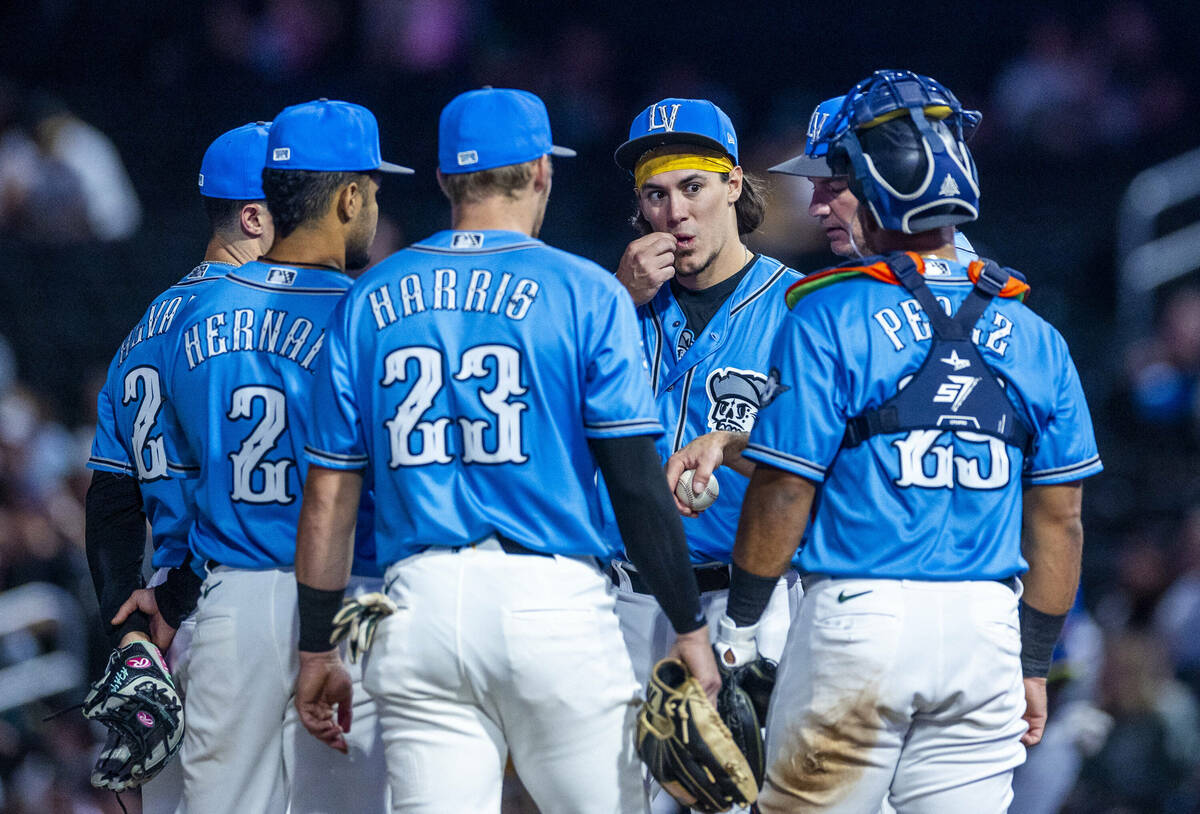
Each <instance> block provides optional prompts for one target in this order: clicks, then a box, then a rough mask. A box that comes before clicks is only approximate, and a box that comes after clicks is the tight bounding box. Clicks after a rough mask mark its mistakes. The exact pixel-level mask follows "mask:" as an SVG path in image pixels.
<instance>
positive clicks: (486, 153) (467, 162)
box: [438, 88, 575, 175]
mask: <svg viewBox="0 0 1200 814" xmlns="http://www.w3.org/2000/svg"><path fill="white" fill-rule="evenodd" d="M546 154H549V155H558V156H564V157H570V156H573V155H575V151H574V150H571V149H568V148H566V147H558V146H555V145H554V144H553V143H551V139H550V115H549V114H548V113H547V112H546V105H545V103H544V102H542V100H541V99H540V98H538V97H537V96H536V95H534V94H532V93H530V92H529V91H527V90H513V89H511V88H480V89H479V90H469V91H467V92H466V93H460V94H459V95H458V96H455V97H454V98H453V99H451V100H450V104H448V105H446V106H445V107H444V108H442V116H441V119H440V120H439V122H438V169H440V170H441V171H442V174H443V175H455V174H459V173H465V172H480V171H482V170H490V169H494V168H495V167H506V166H508V165H510V164H524V163H525V162H526V161H532V160H534V159H535V158H541V157H542V156H544V155H546Z"/></svg>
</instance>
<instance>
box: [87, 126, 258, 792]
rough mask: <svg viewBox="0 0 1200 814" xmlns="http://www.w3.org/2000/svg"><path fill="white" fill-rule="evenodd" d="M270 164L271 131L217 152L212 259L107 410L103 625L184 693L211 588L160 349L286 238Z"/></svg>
mask: <svg viewBox="0 0 1200 814" xmlns="http://www.w3.org/2000/svg"><path fill="white" fill-rule="evenodd" d="M266 155H267V125H266V124H265V123H264V122H258V123H257V124H247V125H243V126H242V127H238V128H236V129H234V130H230V131H229V132H227V133H224V134H222V135H221V136H219V137H218V138H217V139H216V140H214V141H213V143H212V144H211V145H209V147H208V149H207V150H206V151H205V153H204V159H203V161H202V162H201V165H200V194H201V195H202V196H203V198H204V207H205V211H206V212H207V214H208V220H209V225H210V227H211V236H210V238H209V241H208V246H207V248H206V250H205V253H204V260H203V262H202V263H200V265H198V266H196V268H194V269H192V270H191V272H189V273H188V274H187V276H185V277H184V278H183V279H182V280H180V281H179V282H178V283H176V284H175V285H173V286H171V287H170V288H168V289H167V290H166V291H164V292H163V293H162V294H160V295H159V296H158V297H156V298H155V299H154V300H153V301H152V302H151V303H150V307H149V308H148V309H147V310H146V313H145V315H144V316H143V317H142V319H141V320H140V321H139V322H138V324H137V325H136V326H135V327H134V329H133V330H132V331H130V332H129V335H128V336H127V337H126V338H125V341H124V342H122V343H121V347H120V349H119V350H118V351H117V353H116V355H115V356H114V357H113V360H112V363H111V364H110V365H109V368H108V376H107V378H106V379H105V382H104V386H103V387H102V388H101V390H100V394H99V397H98V399H97V405H96V414H97V423H96V436H95V440H94V441H93V442H92V452H91V457H90V458H89V459H88V467H89V468H90V469H92V470H93V473H92V482H91V485H90V487H89V488H88V495H87V502H86V523H87V526H86V533H85V545H86V548H87V556H88V564H89V566H90V568H91V572H92V581H93V583H94V585H95V588H96V596H97V597H98V598H99V601H100V615H101V618H102V619H106V620H111V622H110V624H109V626H108V632H109V634H110V637H111V638H112V639H113V643H114V645H116V646H117V647H123V646H125V645H127V644H129V643H130V642H132V641H137V640H139V639H140V640H143V641H146V640H150V641H153V643H154V644H155V645H156V646H158V647H159V648H161V649H162V650H163V651H164V652H166V654H167V663H168V664H169V665H170V667H171V671H172V674H173V677H174V679H175V682H176V686H177V687H179V688H180V690H181V692H182V691H183V690H184V689H185V688H186V683H187V669H186V667H187V664H186V655H187V643H188V641H189V640H190V638H191V636H190V634H191V629H192V627H193V626H194V623H193V621H192V620H191V617H190V615H189V614H190V612H191V610H192V609H193V608H194V606H195V603H196V599H197V598H198V595H199V590H200V577H199V576H197V574H196V572H195V571H194V570H193V568H192V567H191V566H192V565H193V561H192V560H191V558H190V557H189V555H188V547H187V534H188V529H189V528H190V526H191V524H192V522H193V519H194V512H193V503H192V500H191V498H190V494H189V493H188V490H186V488H185V484H184V482H183V481H180V480H177V479H175V480H172V479H169V478H168V477H167V472H166V459H165V457H164V454H163V447H162V444H163V442H162V440H161V432H159V431H158V429H157V427H156V419H157V416H158V413H159V411H160V410H161V409H162V407H163V403H162V386H161V381H160V379H159V376H158V371H157V370H156V369H155V368H154V367H153V366H149V365H148V364H147V361H148V360H149V359H150V358H151V354H150V348H151V347H152V346H155V345H159V344H163V343H164V342H166V341H167V339H166V337H169V336H171V335H172V332H173V330H175V329H176V328H177V327H178V324H177V323H176V321H175V317H176V316H177V314H178V313H179V310H180V308H181V307H182V306H183V304H184V303H185V302H186V301H187V300H188V299H190V298H191V296H192V295H193V293H194V292H196V291H198V290H200V289H202V288H204V287H205V286H208V285H210V284H211V283H212V282H213V281H214V280H217V279H219V278H220V277H222V276H224V275H225V274H226V273H227V272H229V271H230V270H232V269H234V268H236V267H237V266H240V265H242V264H243V263H246V262H248V261H250V260H252V259H254V258H256V257H258V256H259V255H260V254H262V253H263V252H264V251H266V249H267V247H268V246H270V245H271V240H272V237H273V234H274V230H273V227H272V221H271V215H270V212H268V210H267V205H266V201H265V200H264V199H263V191H262V181H261V175H262V168H263V162H264V160H265V159H266ZM147 520H149V522H150V527H151V530H152V532H153V543H154V557H153V559H152V561H151V562H152V564H153V565H154V567H155V568H157V569H158V571H157V572H156V574H155V576H154V579H152V580H151V584H152V585H154V586H155V587H154V588H153V589H143V588H142V587H141V586H142V557H143V550H144V548H145V544H146V521H147ZM177 629H178V630H179V635H176V630H177ZM168 648H170V649H169V650H168ZM179 767H180V764H179V761H172V762H170V763H169V764H168V765H167V766H166V768H165V769H164V770H163V771H162V772H161V773H160V774H159V775H158V776H156V777H155V778H153V779H152V780H150V781H149V782H147V783H145V784H144V785H143V786H142V810H143V811H145V812H147V814H157V812H171V811H175V810H176V807H177V806H178V804H179V801H180V797H181V795H182V793H183V775H182V772H181V770H180V768H179Z"/></svg>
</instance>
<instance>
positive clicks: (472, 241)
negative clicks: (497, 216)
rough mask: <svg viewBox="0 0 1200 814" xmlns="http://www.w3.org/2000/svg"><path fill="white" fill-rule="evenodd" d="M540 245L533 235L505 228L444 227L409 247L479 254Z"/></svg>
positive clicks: (419, 249)
mask: <svg viewBox="0 0 1200 814" xmlns="http://www.w3.org/2000/svg"><path fill="white" fill-rule="evenodd" d="M541 245H544V244H543V243H542V241H540V240H538V239H537V238H535V237H530V236H529V235H527V234H523V233H521V232H511V231H508V230H506V229H476V230H467V229H446V230H444V231H441V232H438V233H437V234H433V235H430V236H429V237H427V238H425V239H424V240H420V241H417V242H416V243H414V244H413V245H412V246H411V248H413V249H417V250H418V251H432V252H438V253H442V252H453V253H455V254H481V253H489V252H494V251H497V250H501V249H516V248H527V247H531V246H541Z"/></svg>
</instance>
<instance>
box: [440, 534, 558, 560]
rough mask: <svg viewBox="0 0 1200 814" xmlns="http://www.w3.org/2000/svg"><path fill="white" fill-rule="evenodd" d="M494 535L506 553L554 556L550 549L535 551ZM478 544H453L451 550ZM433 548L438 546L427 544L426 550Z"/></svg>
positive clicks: (472, 546) (509, 539)
mask: <svg viewBox="0 0 1200 814" xmlns="http://www.w3.org/2000/svg"><path fill="white" fill-rule="evenodd" d="M492 536H494V537H495V538H496V541H497V542H499V543H500V549H501V550H502V551H503V552H504V553H505V554H529V555H532V556H534V557H553V556H554V555H553V554H551V553H550V552H549V551H534V550H533V549H532V548H527V547H525V546H523V545H521V544H520V543H518V542H517V541H516V540H513V539H511V538H509V537H504V536H503V535H500V534H494V535H492ZM483 539H484V540H486V539H487V538H486V537H485V538H483ZM480 542H482V541H480ZM478 544H479V543H469V544H467V545H460V546H452V547H451V548H450V550H451V551H462V550H463V549H467V548H474V547H475V546H476V545H478ZM432 548H436V546H427V547H426V548H425V549H424V550H425V551H429V550H430V549H432Z"/></svg>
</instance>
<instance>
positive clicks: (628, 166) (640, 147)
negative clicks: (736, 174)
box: [613, 132, 737, 172]
mask: <svg viewBox="0 0 1200 814" xmlns="http://www.w3.org/2000/svg"><path fill="white" fill-rule="evenodd" d="M664 144H695V145H696V146H697V147H707V148H708V149H710V150H719V151H720V152H722V153H725V154H726V155H729V156H731V157H732V154H731V153H730V152H729V149H728V148H727V147H726V146H725V145H723V144H722V143H721V142H719V141H717V140H716V139H715V138H709V137H708V136H702V135H700V134H699V133H665V132H664V133H653V134H651V135H647V136H638V137H637V138H635V139H630V140H629V141H627V142H625V143H624V144H622V145H621V146H620V147H618V148H617V150H616V152H615V153H613V159H614V160H615V161H616V162H617V166H618V167H620V168H621V169H623V170H628V171H629V172H633V169H634V167H636V166H637V162H638V159H639V158H641V157H642V154H643V153H645V152H646V151H647V150H653V149H654V148H655V147H661V146H663V145H664ZM734 163H735V164H736V163H737V162H734Z"/></svg>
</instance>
